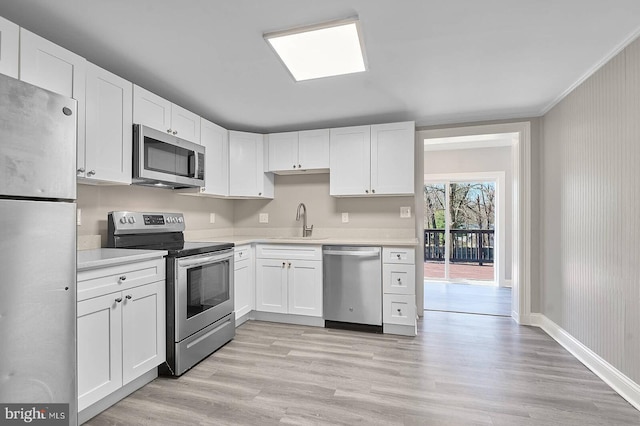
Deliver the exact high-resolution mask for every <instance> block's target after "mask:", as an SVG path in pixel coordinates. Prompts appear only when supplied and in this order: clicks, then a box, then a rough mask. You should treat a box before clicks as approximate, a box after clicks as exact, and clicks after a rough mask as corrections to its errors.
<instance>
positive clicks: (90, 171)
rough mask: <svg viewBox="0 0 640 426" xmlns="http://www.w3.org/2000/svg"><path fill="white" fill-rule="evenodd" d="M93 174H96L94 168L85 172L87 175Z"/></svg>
mask: <svg viewBox="0 0 640 426" xmlns="http://www.w3.org/2000/svg"><path fill="white" fill-rule="evenodd" d="M95 174H96V171H95V170H89V171H88V172H87V176H93V175H95Z"/></svg>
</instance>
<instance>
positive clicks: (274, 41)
mask: <svg viewBox="0 0 640 426" xmlns="http://www.w3.org/2000/svg"><path fill="white" fill-rule="evenodd" d="M264 38H265V40H267V41H268V42H269V44H270V45H271V47H272V48H273V50H275V52H276V53H277V54H278V56H280V59H281V60H282V62H283V63H284V64H285V66H286V67H287V69H288V70H289V72H290V73H291V75H292V76H293V78H294V79H295V80H296V81H302V80H311V79H315V78H322V77H331V76H335V75H342V74H352V73H356V72H362V71H365V70H366V66H365V60H364V49H363V44H362V40H361V39H360V31H359V28H358V20H357V19H350V20H346V21H344V20H343V21H337V22H332V23H327V24H322V25H314V26H313V27H306V28H299V29H295V30H290V31H281V32H277V33H270V34H265V35H264Z"/></svg>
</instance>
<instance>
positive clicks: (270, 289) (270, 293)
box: [256, 259, 287, 314]
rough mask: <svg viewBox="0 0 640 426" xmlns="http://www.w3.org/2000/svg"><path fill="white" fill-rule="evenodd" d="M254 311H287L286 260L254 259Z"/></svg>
mask: <svg viewBox="0 0 640 426" xmlns="http://www.w3.org/2000/svg"><path fill="white" fill-rule="evenodd" d="M256 311H263V312H278V313H283V314H286V313H287V269H286V261H284V260H278V259H258V260H256Z"/></svg>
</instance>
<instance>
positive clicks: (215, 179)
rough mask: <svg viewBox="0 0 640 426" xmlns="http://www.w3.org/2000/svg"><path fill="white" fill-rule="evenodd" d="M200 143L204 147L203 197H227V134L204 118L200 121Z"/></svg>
mask: <svg viewBox="0 0 640 426" xmlns="http://www.w3.org/2000/svg"><path fill="white" fill-rule="evenodd" d="M200 143H201V144H202V145H203V146H204V147H205V153H204V156H205V157H204V164H205V166H204V167H205V169H204V186H203V187H202V188H200V193H201V194H203V195H214V196H221V197H226V196H228V195H229V132H228V131H227V129H224V128H222V127H220V126H218V125H217V124H214V123H212V122H210V121H208V120H205V119H204V118H201V119H200Z"/></svg>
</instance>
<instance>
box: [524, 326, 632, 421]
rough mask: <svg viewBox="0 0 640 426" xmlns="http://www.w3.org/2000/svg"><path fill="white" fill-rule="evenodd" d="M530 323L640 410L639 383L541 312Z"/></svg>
mask: <svg viewBox="0 0 640 426" xmlns="http://www.w3.org/2000/svg"><path fill="white" fill-rule="evenodd" d="M530 319H531V325H535V326H538V327H540V328H542V329H543V330H544V331H545V332H546V333H547V334H548V335H549V336H551V337H552V338H553V339H554V340H555V341H556V342H558V343H560V345H562V346H563V347H564V348H565V349H566V350H567V351H569V353H571V355H573V356H574V357H576V358H577V359H578V360H579V361H580V362H581V363H583V364H584V365H585V366H586V367H587V368H588V369H589V370H591V371H593V372H594V373H595V375H596V376H598V377H600V378H601V379H602V380H603V381H604V382H605V383H606V384H608V385H609V386H611V388H612V389H613V390H614V391H616V392H617V393H618V394H620V396H621V397H623V398H624V399H626V400H627V401H628V402H629V404H631V405H633V406H634V407H635V408H636V409H637V410H640V385H638V383H636V382H634V381H633V380H631V379H630V378H628V377H627V376H625V375H624V374H622V373H621V372H620V371H619V370H618V369H617V368H615V367H614V366H613V365H611V364H609V363H608V362H607V361H605V360H604V359H603V358H602V357H600V356H599V355H598V354H596V353H595V352H593V351H592V350H591V349H589V348H588V347H586V346H585V345H584V344H582V343H581V342H580V341H578V340H577V339H576V338H575V337H573V336H572V335H571V334H569V333H568V332H567V331H566V330H564V329H562V328H561V327H560V326H559V325H557V324H556V323H554V322H553V321H551V320H550V319H549V318H547V317H546V316H544V315H543V314H531V315H530Z"/></svg>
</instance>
